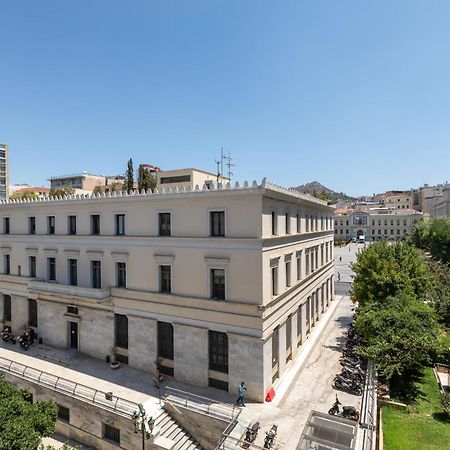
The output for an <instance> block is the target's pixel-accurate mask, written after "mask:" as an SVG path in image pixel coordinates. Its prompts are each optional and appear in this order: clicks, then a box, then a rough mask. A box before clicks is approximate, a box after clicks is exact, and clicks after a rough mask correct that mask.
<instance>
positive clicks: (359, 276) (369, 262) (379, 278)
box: [350, 241, 432, 306]
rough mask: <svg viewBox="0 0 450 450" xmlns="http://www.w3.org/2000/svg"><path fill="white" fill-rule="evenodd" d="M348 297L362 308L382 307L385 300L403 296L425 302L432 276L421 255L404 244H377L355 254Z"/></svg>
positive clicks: (382, 242)
mask: <svg viewBox="0 0 450 450" xmlns="http://www.w3.org/2000/svg"><path fill="white" fill-rule="evenodd" d="M352 269H353V271H354V272H355V277H354V279H353V285H352V289H351V291H350V296H351V298H352V299H353V300H355V301H358V302H359V304H360V305H361V306H365V305H366V304H369V303H376V304H378V305H383V304H384V303H385V300H386V298H388V297H392V296H395V295H397V293H399V292H404V293H406V294H407V295H410V296H413V297H414V298H416V299H421V300H424V299H425V298H426V295H427V292H428V291H429V288H430V286H431V280H432V278H431V274H430V271H429V269H428V266H427V264H426V262H425V261H424V259H423V258H422V256H421V255H420V253H419V252H418V251H417V249H415V248H414V247H412V246H410V245H408V244H406V243H404V242H396V243H390V242H384V241H376V242H374V243H372V244H371V245H369V246H368V247H367V248H366V249H364V250H363V251H361V252H359V253H358V256H357V261H356V263H354V264H352Z"/></svg>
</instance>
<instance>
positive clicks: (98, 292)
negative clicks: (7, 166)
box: [0, 180, 334, 401]
mask: <svg viewBox="0 0 450 450" xmlns="http://www.w3.org/2000/svg"><path fill="white" fill-rule="evenodd" d="M333 234H334V232H333V209H332V208H331V207H329V206H327V205H326V203H324V202H323V201H321V200H318V199H315V198H313V197H310V196H308V195H304V194H300V193H298V192H295V191H291V190H288V189H285V188H282V187H279V186H275V185H272V184H270V183H268V182H266V181H265V180H263V182H262V183H261V184H257V183H256V182H254V183H253V184H250V185H249V184H247V183H245V184H244V185H242V186H239V185H238V184H237V185H235V186H234V187H231V186H230V185H229V184H228V185H227V186H225V185H220V184H219V185H217V184H216V185H214V184H210V185H209V186H206V185H205V186H203V187H200V188H199V187H198V186H196V187H183V188H181V189H179V188H176V187H175V188H170V187H167V188H166V190H160V191H155V192H153V193H151V192H150V193H144V194H138V193H133V194H130V195H127V194H126V193H122V192H118V193H116V192H114V193H107V194H97V195H93V196H90V197H85V196H74V197H68V198H58V199H39V200H33V201H4V202H3V203H1V204H0V250H1V259H0V272H1V275H0V294H1V297H0V319H1V320H2V322H3V325H4V326H9V327H11V328H12V331H13V333H15V334H19V333H21V332H23V330H25V329H27V328H28V327H30V326H31V327H34V328H35V330H36V332H37V333H38V336H39V337H40V338H42V339H43V342H44V343H45V344H47V345H50V346H55V347H60V348H67V349H72V350H71V351H79V352H83V353H85V354H87V355H90V356H92V357H95V358H102V359H105V358H106V357H107V356H112V357H114V358H116V359H117V360H118V361H120V362H122V363H123V364H129V365H130V366H131V367H134V368H137V369H141V370H143V371H147V372H154V371H155V361H159V365H160V369H161V371H162V372H164V373H165V374H167V375H168V376H173V377H175V378H176V379H178V380H180V381H182V382H185V383H189V384H193V385H198V386H212V387H215V388H219V389H224V390H230V392H235V390H236V386H237V384H238V383H239V382H240V381H242V380H245V381H246V384H247V387H248V391H247V393H248V396H249V397H250V398H253V399H255V400H258V401H262V400H263V399H264V396H265V393H266V391H267V390H268V389H269V387H270V386H271V385H273V384H275V385H276V383H277V380H278V379H280V377H282V376H283V373H284V371H285V370H286V366H287V365H288V364H290V363H291V360H293V359H294V358H295V356H296V353H297V351H298V349H299V348H300V347H301V345H302V343H303V342H304V341H305V339H306V338H307V336H308V334H309V332H310V330H311V327H313V326H314V324H315V323H316V322H317V320H319V318H320V317H321V315H322V313H323V312H324V311H325V309H326V308H327V306H328V304H329V302H330V300H331V299H332V297H333Z"/></svg>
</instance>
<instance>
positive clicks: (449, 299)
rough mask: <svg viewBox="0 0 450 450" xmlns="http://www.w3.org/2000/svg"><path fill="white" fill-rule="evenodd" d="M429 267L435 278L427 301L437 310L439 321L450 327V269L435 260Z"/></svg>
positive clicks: (430, 262)
mask: <svg viewBox="0 0 450 450" xmlns="http://www.w3.org/2000/svg"><path fill="white" fill-rule="evenodd" d="M428 265H429V267H430V271H431V273H432V274H433V276H432V282H431V289H430V292H429V294H428V297H427V300H429V302H430V304H431V305H432V306H433V308H434V309H435V311H436V313H437V315H438V318H439V321H441V322H444V323H445V324H446V326H450V269H449V268H448V266H446V265H444V264H439V263H438V262H436V261H434V260H429V261H428Z"/></svg>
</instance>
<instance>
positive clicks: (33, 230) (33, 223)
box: [28, 217, 36, 234]
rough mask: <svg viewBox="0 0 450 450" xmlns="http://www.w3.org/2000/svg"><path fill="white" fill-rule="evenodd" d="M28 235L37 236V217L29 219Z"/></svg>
mask: <svg viewBox="0 0 450 450" xmlns="http://www.w3.org/2000/svg"><path fill="white" fill-rule="evenodd" d="M28 234H36V217H28Z"/></svg>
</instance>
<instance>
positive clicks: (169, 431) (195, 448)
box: [155, 410, 202, 450]
mask: <svg viewBox="0 0 450 450" xmlns="http://www.w3.org/2000/svg"><path fill="white" fill-rule="evenodd" d="M155 426H156V427H159V428H160V430H161V436H163V437H165V438H168V439H171V440H172V441H173V442H174V443H175V446H174V447H173V450H202V447H201V446H200V444H199V443H198V442H197V441H195V440H194V439H193V438H192V436H191V435H190V434H189V433H188V432H187V431H186V430H184V428H182V427H180V425H178V423H177V422H176V421H175V420H174V419H172V417H171V416H170V415H169V413H168V412H167V411H164V410H161V414H160V415H159V416H158V417H157V418H156V422H155Z"/></svg>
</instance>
